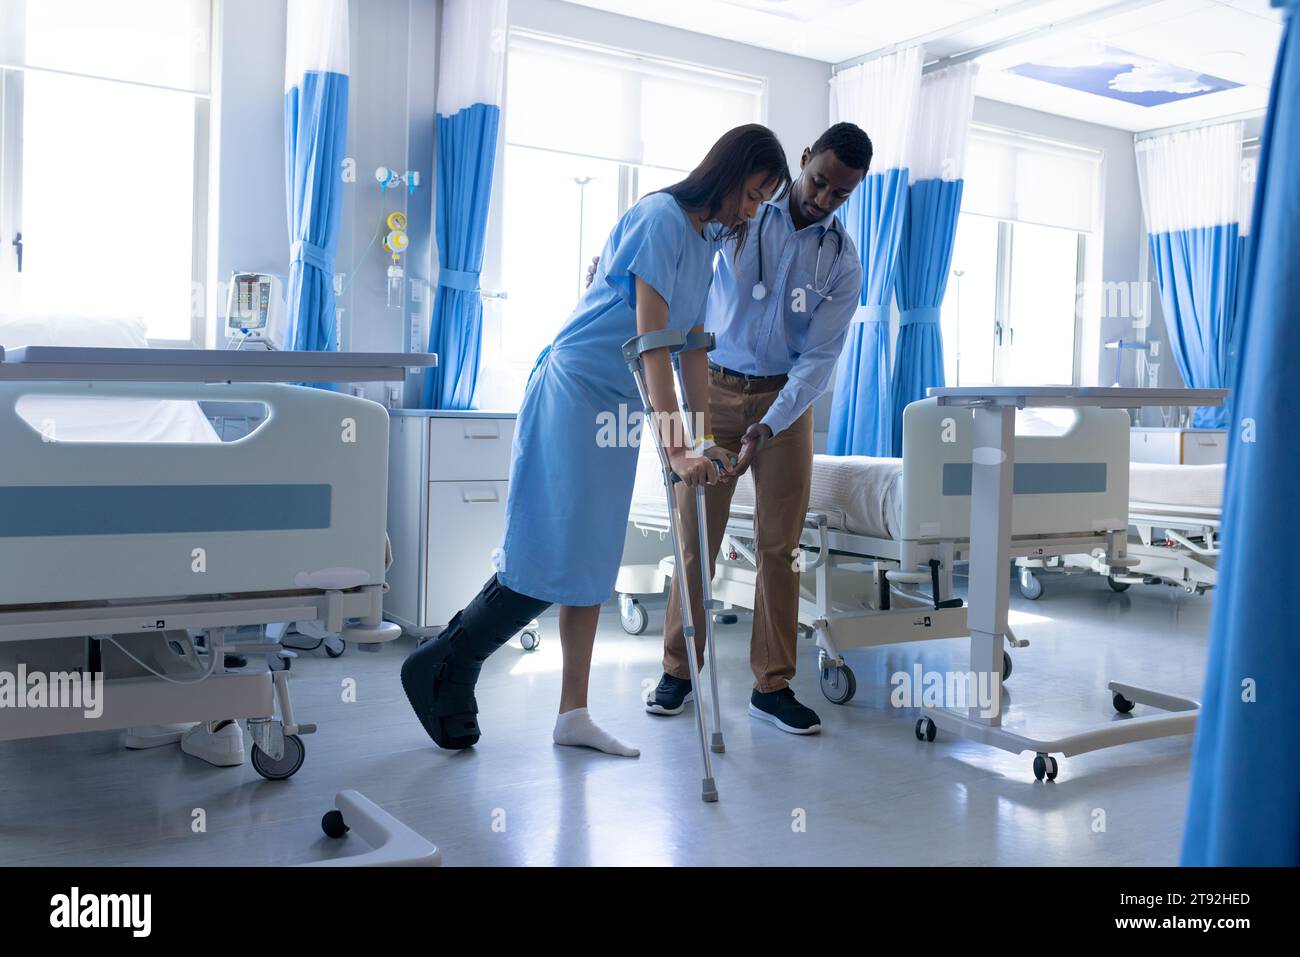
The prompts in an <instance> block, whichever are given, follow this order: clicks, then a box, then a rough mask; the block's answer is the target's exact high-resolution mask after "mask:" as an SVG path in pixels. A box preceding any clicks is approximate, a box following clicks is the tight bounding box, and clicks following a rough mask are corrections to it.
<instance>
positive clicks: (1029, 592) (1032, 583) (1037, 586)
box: [1020, 568, 1043, 601]
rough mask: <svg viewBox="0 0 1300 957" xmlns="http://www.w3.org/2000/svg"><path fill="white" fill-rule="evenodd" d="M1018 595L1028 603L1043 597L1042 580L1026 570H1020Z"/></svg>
mask: <svg viewBox="0 0 1300 957" xmlns="http://www.w3.org/2000/svg"><path fill="white" fill-rule="evenodd" d="M1020 594H1022V595H1024V596H1025V597H1026V598H1028V599H1029V600H1030V601H1038V599H1040V598H1042V597H1043V582H1042V580H1041V579H1040V578H1039V577H1038V576H1037V575H1035V574H1034V573H1033V572H1032V571H1030V570H1029V569H1028V568H1022V569H1020Z"/></svg>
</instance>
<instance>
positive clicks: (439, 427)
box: [428, 417, 515, 482]
mask: <svg viewBox="0 0 1300 957" xmlns="http://www.w3.org/2000/svg"><path fill="white" fill-rule="evenodd" d="M514 435H515V420H514V419H484V418H474V417H465V418H446V419H439V418H431V419H429V473H428V479H429V481H430V482H453V481H455V482H458V481H465V480H469V481H493V480H505V479H508V478H509V477H510V446H511V443H512V442H513V441H514Z"/></svg>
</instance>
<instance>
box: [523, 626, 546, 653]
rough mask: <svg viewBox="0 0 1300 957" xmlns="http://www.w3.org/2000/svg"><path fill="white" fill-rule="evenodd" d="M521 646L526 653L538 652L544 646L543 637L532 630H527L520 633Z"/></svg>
mask: <svg viewBox="0 0 1300 957" xmlns="http://www.w3.org/2000/svg"><path fill="white" fill-rule="evenodd" d="M519 644H520V645H522V646H523V649H524V651H536V650H537V649H538V648H540V647H541V645H542V636H541V635H540V634H538V633H537V632H536V631H534V630H533V629H532V628H525V629H524V630H523V631H521V632H520V633H519Z"/></svg>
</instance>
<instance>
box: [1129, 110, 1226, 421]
mask: <svg viewBox="0 0 1300 957" xmlns="http://www.w3.org/2000/svg"><path fill="white" fill-rule="evenodd" d="M1241 132H1242V127H1241V124H1240V123H1222V124H1219V125H1217V126H1207V127H1201V128H1199V129H1193V130H1184V131H1182V132H1177V133H1170V134H1167V135H1164V136H1156V137H1152V138H1150V139H1146V140H1140V141H1138V143H1137V144H1136V152H1137V161H1138V182H1139V184H1140V185H1141V188H1142V207H1143V212H1144V214H1145V216H1146V222H1147V231H1148V234H1149V235H1148V241H1149V243H1150V245H1151V259H1152V262H1153V264H1154V267H1155V275H1156V284H1157V286H1158V288H1159V291H1160V305H1161V308H1162V310H1163V311H1164V314H1165V327H1166V330H1167V331H1168V333H1169V343H1170V351H1171V352H1173V355H1174V363H1175V365H1177V366H1178V371H1179V372H1180V373H1181V374H1182V377H1183V381H1184V382H1185V383H1186V384H1187V385H1188V386H1189V387H1190V388H1198V389H1200V388H1223V387H1224V386H1226V385H1227V382H1228V350H1229V345H1230V343H1231V342H1232V339H1233V332H1232V327H1233V324H1234V320H1235V318H1236V314H1237V280H1238V259H1239V255H1240V251H1241V250H1240V245H1239V238H1240V234H1241V230H1240V225H1239V220H1240V218H1241V217H1240V212H1239V211H1240V207H1241V187H1242V175H1241V171H1242V151H1241ZM1227 422H1228V410H1227V407H1226V406H1225V407H1223V408H1200V409H1197V410H1196V413H1195V416H1194V417H1193V420H1192V424H1193V425H1194V426H1196V427H1198V428H1223V427H1224V426H1225V425H1227Z"/></svg>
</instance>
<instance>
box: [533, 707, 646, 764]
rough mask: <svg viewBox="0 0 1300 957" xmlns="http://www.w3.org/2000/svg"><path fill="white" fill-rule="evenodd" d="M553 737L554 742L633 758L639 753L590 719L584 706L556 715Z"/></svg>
mask: <svg viewBox="0 0 1300 957" xmlns="http://www.w3.org/2000/svg"><path fill="white" fill-rule="evenodd" d="M553 737H554V739H555V743H556V744H566V745H569V746H570V747H575V748H595V749H596V750H597V751H604V752H605V753H606V754H618V755H622V756H623V757H625V758H635V757H638V756H639V755H640V754H641V752H640V751H639V750H638V749H637V748H634V747H633V746H632V745H630V744H628V743H627V742H626V741H622V740H620V739H618V738H616V737H614V736H613V735H612V734H610V733H609V732H608V731H606V730H605V729H604V728H602V727H601V726H600V725H598V724H596V722H594V721H592V720H591V715H590V714H589V713H588V712H587V709H586V708H575V709H573V710H572V711H566V712H564V714H561V715H558V716H557V717H556V719H555V733H554V735H553Z"/></svg>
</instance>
